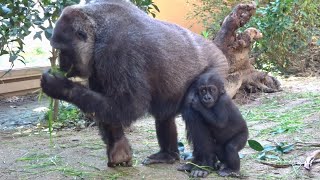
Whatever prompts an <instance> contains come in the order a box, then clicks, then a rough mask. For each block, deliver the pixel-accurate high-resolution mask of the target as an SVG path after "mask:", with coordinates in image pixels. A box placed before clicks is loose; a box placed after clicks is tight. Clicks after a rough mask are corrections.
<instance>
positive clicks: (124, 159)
mask: <svg viewBox="0 0 320 180" xmlns="http://www.w3.org/2000/svg"><path fill="white" fill-rule="evenodd" d="M115 166H132V151H131V147H130V144H129V142H128V139H127V138H126V137H125V136H123V137H122V138H121V139H120V140H118V141H116V142H115V143H114V144H113V145H112V146H111V147H110V149H108V167H115Z"/></svg>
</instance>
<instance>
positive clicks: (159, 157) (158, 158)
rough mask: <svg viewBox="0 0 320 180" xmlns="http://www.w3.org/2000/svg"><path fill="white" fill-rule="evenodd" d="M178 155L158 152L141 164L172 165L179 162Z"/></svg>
mask: <svg viewBox="0 0 320 180" xmlns="http://www.w3.org/2000/svg"><path fill="white" fill-rule="evenodd" d="M179 159H180V158H179V154H178V153H176V152H158V153H155V154H152V155H150V156H148V157H147V159H145V160H144V161H143V162H142V163H143V164H144V165H149V164H158V163H166V164H173V163H174V162H175V161H176V160H179Z"/></svg>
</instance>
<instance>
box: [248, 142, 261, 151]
mask: <svg viewBox="0 0 320 180" xmlns="http://www.w3.org/2000/svg"><path fill="white" fill-rule="evenodd" d="M248 144H249V146H250V147H251V148H252V149H254V150H256V151H263V147H262V145H261V144H260V143H259V142H258V141H256V140H248Z"/></svg>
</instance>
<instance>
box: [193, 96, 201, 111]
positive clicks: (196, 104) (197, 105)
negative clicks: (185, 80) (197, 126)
mask: <svg viewBox="0 0 320 180" xmlns="http://www.w3.org/2000/svg"><path fill="white" fill-rule="evenodd" d="M191 107H192V108H193V109H194V110H197V111H200V109H202V108H203V106H202V104H201V102H200V100H199V97H194V98H193V99H192V102H191Z"/></svg>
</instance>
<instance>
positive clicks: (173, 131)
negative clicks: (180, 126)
mask: <svg viewBox="0 0 320 180" xmlns="http://www.w3.org/2000/svg"><path fill="white" fill-rule="evenodd" d="M174 119H175V118H174V117H171V118H169V119H168V120H158V119H157V118H156V130H157V138H158V143H159V146H160V152H158V153H156V154H152V155H150V156H149V157H148V158H147V159H146V160H145V161H144V162H143V163H144V164H145V165H148V164H155V163H168V164H171V163H174V162H175V161H176V160H179V151H178V142H177V127H176V124H175V121H174Z"/></svg>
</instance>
